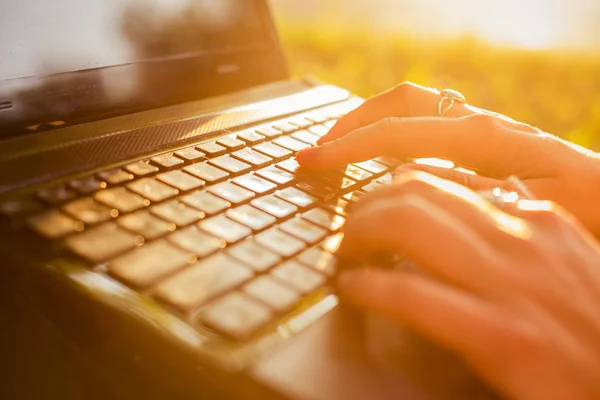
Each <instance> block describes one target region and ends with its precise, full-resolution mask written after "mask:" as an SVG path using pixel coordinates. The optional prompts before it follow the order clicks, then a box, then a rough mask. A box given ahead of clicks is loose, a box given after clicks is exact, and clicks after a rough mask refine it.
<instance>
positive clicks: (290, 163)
mask: <svg viewBox="0 0 600 400" xmlns="http://www.w3.org/2000/svg"><path fill="white" fill-rule="evenodd" d="M277 167H278V168H281V169H283V170H285V171H287V172H289V173H291V174H296V173H297V172H299V170H300V169H301V167H300V164H298V161H296V159H295V158H290V159H288V160H285V161H282V162H280V163H277Z"/></svg>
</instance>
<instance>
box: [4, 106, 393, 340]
mask: <svg viewBox="0 0 600 400" xmlns="http://www.w3.org/2000/svg"><path fill="white" fill-rule="evenodd" d="M355 105H356V104H354V106H355ZM348 108H349V107H348V106H347V105H345V104H344V103H342V104H340V105H335V106H329V107H326V108H323V109H321V110H316V111H310V112H308V113H303V114H300V115H297V116H293V117H290V118H286V119H284V120H281V121H276V122H272V123H268V124H264V125H261V126H257V127H254V128H251V129H247V130H244V131H242V132H238V133H236V134H230V135H228V136H225V137H222V138H220V139H218V140H215V141H208V142H204V143H200V144H196V145H193V146H189V147H186V148H183V149H179V150H176V151H172V152H168V153H165V154H160V155H156V156H153V157H151V158H148V159H143V160H138V161H136V162H133V163H130V164H128V165H125V166H122V167H120V168H113V169H109V170H106V171H102V172H100V173H97V174H94V175H93V176H88V177H84V178H81V179H76V180H72V181H70V182H68V183H66V184H63V185H60V186H56V187H51V188H45V189H42V190H40V191H38V192H37V193H36V194H35V195H34V196H32V197H27V198H22V199H17V200H11V201H6V202H4V203H0V212H1V213H2V214H4V215H5V216H8V217H10V218H12V219H20V220H22V221H24V222H25V226H27V227H28V228H29V229H30V230H32V231H33V232H35V234H37V235H39V236H41V237H43V238H44V239H45V240H48V241H52V242H54V243H58V244H60V246H59V247H60V248H62V249H63V250H62V251H63V252H65V254H68V255H69V256H74V257H76V258H78V259H80V260H83V261H85V262H86V263H87V264H88V265H89V267H90V268H92V269H94V270H96V271H98V272H100V273H104V274H108V275H109V276H111V277H112V278H114V279H116V280H118V281H120V282H122V283H123V284H125V285H127V286H129V287H131V288H133V289H134V290H137V291H140V292H142V293H144V294H145V295H148V296H151V297H152V298H154V299H155V300H157V301H159V302H161V303H162V304H164V305H165V306H167V307H169V308H170V309H172V310H174V311H175V312H177V313H178V314H180V315H182V316H183V317H184V318H188V320H189V321H190V322H192V323H193V324H199V325H202V326H203V327H208V328H209V329H212V330H214V331H216V332H218V333H220V334H223V335H226V336H227V337H229V338H232V339H234V340H239V341H243V340H246V339H248V338H251V337H252V336H253V335H255V334H256V333H257V332H259V331H260V330H261V329H262V328H264V327H265V326H268V325H269V324H273V323H274V321H277V319H278V318H280V317H282V316H283V315H285V314H286V313H288V312H290V311H291V310H293V309H294V307H295V306H296V305H297V304H298V303H299V302H301V301H302V300H303V299H305V298H306V296H309V295H311V294H312V293H314V292H315V291H318V290H321V289H322V288H323V287H324V286H325V285H326V284H327V281H328V278H329V277H331V276H332V275H333V273H334V271H335V257H334V255H333V254H334V252H335V251H336V249H337V247H338V245H339V243H340V241H341V238H342V236H343V234H342V233H340V230H341V229H342V227H343V225H344V222H345V217H346V212H347V211H348V210H349V208H350V207H351V206H352V204H353V203H354V202H356V201H357V200H358V199H360V197H361V196H363V195H364V194H365V193H366V192H368V191H371V190H374V189H376V188H377V187H378V186H380V185H382V184H385V183H388V182H389V181H390V179H391V175H390V173H389V172H390V169H391V168H392V167H393V166H395V165H397V162H396V161H395V160H393V159H388V158H379V159H376V160H371V161H366V162H362V163H357V164H353V165H349V166H347V167H346V168H341V169H338V170H334V171H328V172H325V173H313V172H309V171H306V170H303V169H302V168H300V167H299V165H298V163H297V162H296V160H295V153H296V152H298V151H300V150H302V149H305V148H308V147H311V146H313V145H314V144H315V143H316V141H317V140H318V139H319V138H320V137H321V136H323V135H324V134H325V133H327V132H328V130H329V129H330V128H331V127H332V126H333V124H334V123H335V121H336V120H337V119H338V118H339V117H340V116H341V115H343V114H344V113H345V112H347V111H349V109H348Z"/></svg>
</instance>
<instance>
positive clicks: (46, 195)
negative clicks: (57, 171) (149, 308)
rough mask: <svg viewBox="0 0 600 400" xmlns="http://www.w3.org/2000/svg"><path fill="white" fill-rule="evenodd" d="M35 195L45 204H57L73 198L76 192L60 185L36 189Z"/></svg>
mask: <svg viewBox="0 0 600 400" xmlns="http://www.w3.org/2000/svg"><path fill="white" fill-rule="evenodd" d="M37 197H38V199H40V200H41V201H43V202H44V203H46V204H50V205H58V204H61V203H65V202H67V201H69V200H73V199H74V198H75V197H77V193H75V191H74V190H71V189H69V188H67V187H66V186H63V185H60V186H54V187H50V188H45V189H40V190H38V192H37Z"/></svg>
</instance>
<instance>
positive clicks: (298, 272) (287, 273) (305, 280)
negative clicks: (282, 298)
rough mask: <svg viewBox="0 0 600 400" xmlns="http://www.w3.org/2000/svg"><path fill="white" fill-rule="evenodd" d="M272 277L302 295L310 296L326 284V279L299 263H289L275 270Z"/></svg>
mask: <svg viewBox="0 0 600 400" xmlns="http://www.w3.org/2000/svg"><path fill="white" fill-rule="evenodd" d="M271 275H272V276H274V277H275V278H277V279H279V280H280V281H281V282H283V283H285V284H287V285H289V286H291V287H293V288H294V289H296V290H298V291H299V292H300V293H302V294H309V293H312V292H314V291H315V290H317V289H318V288H320V287H321V286H323V285H324V284H325V277H324V276H323V275H321V274H319V273H318V272H315V271H313V270H311V269H309V268H307V267H305V266H303V265H302V264H300V263H299V262H297V261H287V262H285V263H283V264H282V265H280V266H279V267H277V268H275V269H274V270H273V272H272V273H271Z"/></svg>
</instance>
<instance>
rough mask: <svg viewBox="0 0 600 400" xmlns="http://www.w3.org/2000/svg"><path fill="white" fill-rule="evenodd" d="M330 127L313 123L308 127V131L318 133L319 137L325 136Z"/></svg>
mask: <svg viewBox="0 0 600 400" xmlns="http://www.w3.org/2000/svg"><path fill="white" fill-rule="evenodd" d="M329 129H331V128H328V127H327V126H325V125H313V126H311V127H310V128H308V131H309V132H310V133H312V134H313V135H317V136H318V137H322V136H325V134H326V133H327V132H329Z"/></svg>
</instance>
